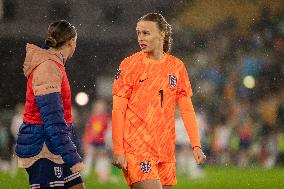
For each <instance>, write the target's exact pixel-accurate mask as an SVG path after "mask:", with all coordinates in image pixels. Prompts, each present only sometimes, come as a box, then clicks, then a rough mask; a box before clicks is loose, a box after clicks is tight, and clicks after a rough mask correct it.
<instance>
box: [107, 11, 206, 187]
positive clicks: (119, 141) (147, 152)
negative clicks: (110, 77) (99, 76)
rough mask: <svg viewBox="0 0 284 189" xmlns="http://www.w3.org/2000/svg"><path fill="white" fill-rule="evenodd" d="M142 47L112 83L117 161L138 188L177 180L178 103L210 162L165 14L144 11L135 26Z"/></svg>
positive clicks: (199, 158)
mask: <svg viewBox="0 0 284 189" xmlns="http://www.w3.org/2000/svg"><path fill="white" fill-rule="evenodd" d="M136 32H137V37H138V43H139V46H140V47H141V51H140V52H137V53H135V54H133V55H131V56H130V57H127V58H125V59H124V60H123V61H122V63H121V64H120V67H119V69H118V70H117V73H116V75H115V81H114V84H113V111H112V122H113V127H112V133H113V149H114V155H113V164H114V165H115V166H117V167H119V168H121V169H122V170H123V172H124V176H125V178H126V180H127V183H128V185H129V186H130V187H131V188H135V189H140V188H142V189H148V188H149V189H150V188H151V189H161V188H163V189H170V188H172V186H173V185H175V184H176V167H175V120H174V119H175V118H174V113H175V108H176V104H178V106H179V110H180V113H181V115H182V119H183V122H184V125H185V127H186V130H187V133H188V136H189V138H190V141H191V145H192V150H193V155H194V158H195V160H196V163H197V164H201V163H203V162H204V161H205V159H206V157H205V155H204V154H203V152H202V150H201V144H200V138H199V133H198V126H197V123H196V119H195V112H194V108H193V105H192V102H191V96H192V90H191V85H190V81H189V77H188V74H187V71H186V68H185V66H184V64H183V62H182V61H181V60H179V59H178V58H176V57H174V56H172V55H170V54H169V51H170V48H171V42H172V38H171V34H172V32H171V26H170V25H169V24H168V23H167V21H166V20H165V18H164V17H163V16H162V15H161V14H157V13H149V14H146V15H144V16H143V17H142V18H141V19H140V20H139V21H138V23H137V27H136Z"/></svg>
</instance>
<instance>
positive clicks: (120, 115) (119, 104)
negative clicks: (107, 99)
mask: <svg viewBox="0 0 284 189" xmlns="http://www.w3.org/2000/svg"><path fill="white" fill-rule="evenodd" d="M127 103H128V99H126V98H122V97H118V96H113V109H112V141H113V151H114V153H115V154H124V148H123V131H124V123H125V112H126V108H127Z"/></svg>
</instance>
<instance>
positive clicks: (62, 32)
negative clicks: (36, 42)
mask: <svg viewBox="0 0 284 189" xmlns="http://www.w3.org/2000/svg"><path fill="white" fill-rule="evenodd" d="M47 34H48V37H47V39H46V40H45V44H46V45H47V46H49V47H52V48H56V49H57V48H60V47H62V46H63V45H64V44H65V43H66V42H67V41H69V40H70V39H72V38H74V37H76V35H77V32H76V28H75V27H74V26H73V25H72V24H70V23H69V22H68V21H66V20H59V21H56V22H53V23H51V24H50V25H49V27H48V30H47Z"/></svg>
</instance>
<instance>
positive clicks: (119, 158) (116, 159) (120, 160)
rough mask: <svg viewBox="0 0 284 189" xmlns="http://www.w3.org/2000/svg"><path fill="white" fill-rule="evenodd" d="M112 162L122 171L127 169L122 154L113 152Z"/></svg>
mask: <svg viewBox="0 0 284 189" xmlns="http://www.w3.org/2000/svg"><path fill="white" fill-rule="evenodd" d="M112 164H113V165H114V166H116V167H118V168H119V169H122V170H123V171H126V170H127V162H126V160H125V158H124V155H121V154H120V155H117V154H114V155H113V159H112Z"/></svg>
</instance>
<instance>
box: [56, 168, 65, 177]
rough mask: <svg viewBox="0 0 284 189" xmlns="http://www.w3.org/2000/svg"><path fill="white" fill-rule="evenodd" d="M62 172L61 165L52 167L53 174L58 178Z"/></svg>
mask: <svg viewBox="0 0 284 189" xmlns="http://www.w3.org/2000/svg"><path fill="white" fill-rule="evenodd" d="M62 174H63V170H62V167H54V175H55V176H56V177H57V178H60V177H61V176H62Z"/></svg>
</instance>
